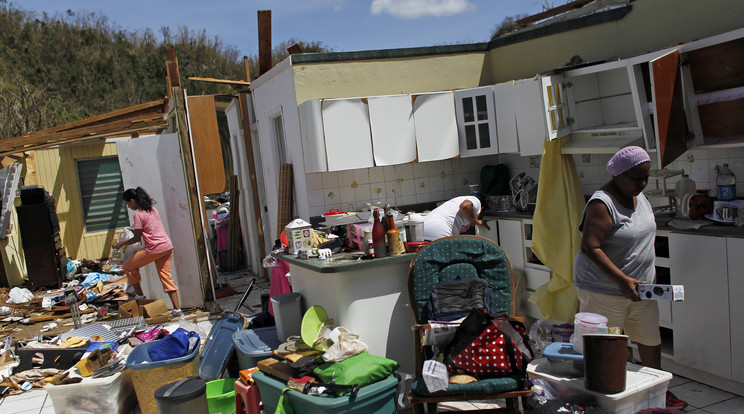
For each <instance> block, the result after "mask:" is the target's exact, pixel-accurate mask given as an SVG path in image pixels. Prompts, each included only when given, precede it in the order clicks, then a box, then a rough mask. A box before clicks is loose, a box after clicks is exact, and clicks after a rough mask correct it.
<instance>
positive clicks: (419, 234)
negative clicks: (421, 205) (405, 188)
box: [408, 214, 424, 241]
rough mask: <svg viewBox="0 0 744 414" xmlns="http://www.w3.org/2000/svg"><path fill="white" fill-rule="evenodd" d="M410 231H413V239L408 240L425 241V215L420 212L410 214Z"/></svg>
mask: <svg viewBox="0 0 744 414" xmlns="http://www.w3.org/2000/svg"><path fill="white" fill-rule="evenodd" d="M408 231H409V232H410V233H411V240H408V241H423V240H424V217H423V216H422V215H420V214H409V215H408Z"/></svg>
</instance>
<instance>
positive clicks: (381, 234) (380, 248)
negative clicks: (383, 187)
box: [372, 209, 387, 258]
mask: <svg viewBox="0 0 744 414" xmlns="http://www.w3.org/2000/svg"><path fill="white" fill-rule="evenodd" d="M372 217H374V223H372V245H373V246H374V248H375V258H383V257H385V256H387V249H386V247H385V230H383V229H382V223H381V222H380V211H379V209H375V210H374V211H373V212H372Z"/></svg>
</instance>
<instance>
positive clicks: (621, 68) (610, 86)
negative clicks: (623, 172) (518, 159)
mask: <svg viewBox="0 0 744 414" xmlns="http://www.w3.org/2000/svg"><path fill="white" fill-rule="evenodd" d="M631 85H633V87H631ZM634 86H635V78H634V76H633V71H632V67H631V65H630V63H629V62H628V61H626V60H621V61H615V62H608V63H602V64H597V65H592V66H587V67H584V68H579V69H573V70H568V71H566V72H564V73H562V74H558V75H553V76H546V77H543V78H542V93H543V105H544V113H545V119H546V127H547V130H548V137H549V139H550V140H553V139H556V138H561V137H564V136H568V135H570V136H571V138H570V140H569V144H568V145H566V146H564V148H563V149H562V152H563V153H564V154H565V153H569V154H571V153H607V154H613V153H615V152H616V151H617V150H618V149H619V148H621V147H623V146H626V145H628V144H631V143H641V141H642V138H643V132H644V130H643V124H641V122H640V121H639V119H638V114H639V113H640V109H639V108H638V105H639V102H640V101H639V99H638V95H637V90H636V88H635V87H634Z"/></svg>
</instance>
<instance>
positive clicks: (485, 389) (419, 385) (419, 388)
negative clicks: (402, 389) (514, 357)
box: [411, 375, 525, 397]
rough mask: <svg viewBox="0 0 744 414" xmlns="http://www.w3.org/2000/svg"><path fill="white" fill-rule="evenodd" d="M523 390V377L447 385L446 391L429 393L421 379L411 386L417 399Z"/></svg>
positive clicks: (486, 379)
mask: <svg viewBox="0 0 744 414" xmlns="http://www.w3.org/2000/svg"><path fill="white" fill-rule="evenodd" d="M523 389H525V377H524V375H514V376H508V377H499V378H485V379H482V380H480V381H476V382H471V383H470V384H449V386H448V387H447V389H446V390H444V391H437V392H435V393H430V392H429V390H428V389H426V383H424V380H423V378H417V379H416V380H414V381H413V383H412V384H411V392H413V395H415V396H418V397H436V396H440V395H468V394H472V395H475V394H497V393H501V392H509V391H519V390H523Z"/></svg>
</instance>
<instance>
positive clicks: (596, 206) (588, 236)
mask: <svg viewBox="0 0 744 414" xmlns="http://www.w3.org/2000/svg"><path fill="white" fill-rule="evenodd" d="M611 230H612V217H610V212H609V210H608V209H607V206H606V205H605V204H604V203H603V202H601V201H599V200H593V201H591V202H590V203H589V206H587V209H586V218H585V219H584V231H583V233H582V236H581V253H583V254H584V256H586V257H587V258H588V259H589V260H590V261H591V262H592V263H593V264H594V265H595V266H596V267H597V269H599V270H600V271H601V272H602V274H604V275H605V276H607V278H609V279H610V280H612V281H613V282H614V283H615V284H616V285H617V286H618V287H619V288H620V292H621V293H622V294H623V296H625V297H626V298H628V299H630V300H632V301H634V302H638V301H640V300H641V298H640V297H639V296H638V292H637V291H636V285H638V284H639V283H640V282H639V281H638V280H636V279H633V278H632V277H630V276H628V275H626V274H625V273H623V271H622V270H620V268H619V267H617V265H615V263H613V262H612V260H610V258H609V257H607V254H605V252H604V250H602V243H603V242H604V241H605V239H606V238H607V236H608V235H609V234H610V231H611Z"/></svg>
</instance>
